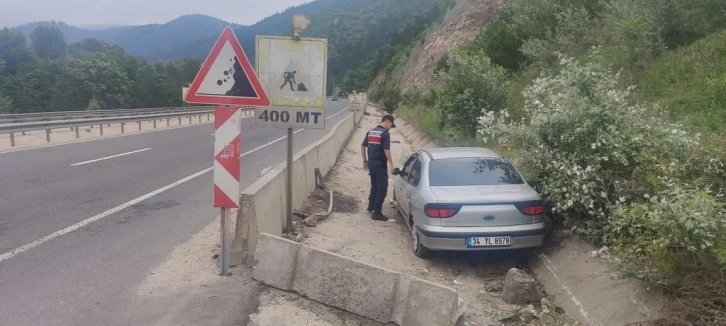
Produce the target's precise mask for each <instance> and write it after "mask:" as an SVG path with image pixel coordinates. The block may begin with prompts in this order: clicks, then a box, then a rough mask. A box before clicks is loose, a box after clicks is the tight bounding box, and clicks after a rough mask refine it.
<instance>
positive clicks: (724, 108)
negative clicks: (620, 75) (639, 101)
mask: <svg viewBox="0 0 726 326" xmlns="http://www.w3.org/2000/svg"><path fill="white" fill-rule="evenodd" d="M639 85H640V87H641V91H642V93H643V94H644V95H645V96H646V97H647V98H649V99H651V100H652V101H655V102H657V103H659V104H660V105H662V106H663V108H664V109H665V110H667V111H668V112H669V113H670V114H671V115H672V116H673V117H674V118H677V119H680V120H683V121H685V122H687V123H688V124H690V125H692V126H695V127H696V128H698V129H700V130H703V131H716V132H724V131H726V127H724V125H725V124H726V30H723V31H720V32H718V33H714V34H712V35H710V36H708V37H706V38H704V39H702V40H700V41H698V42H696V43H694V44H692V45H690V46H688V47H684V48H681V49H679V50H677V51H673V52H669V53H666V54H664V55H663V56H661V57H660V58H659V59H658V60H656V61H655V62H654V63H653V64H651V65H649V66H648V67H647V68H646V70H645V72H643V73H642V75H641V76H639Z"/></svg>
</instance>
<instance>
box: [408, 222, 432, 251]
mask: <svg viewBox="0 0 726 326" xmlns="http://www.w3.org/2000/svg"><path fill="white" fill-rule="evenodd" d="M411 230H412V231H411V238H412V241H413V254H414V255H416V257H418V258H424V259H425V258H429V257H431V251H430V250H429V249H428V248H426V247H424V246H423V245H421V242H420V241H419V238H418V228H416V227H412V228H411Z"/></svg>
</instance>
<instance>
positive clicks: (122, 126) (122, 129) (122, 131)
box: [121, 122, 124, 134]
mask: <svg viewBox="0 0 726 326" xmlns="http://www.w3.org/2000/svg"><path fill="white" fill-rule="evenodd" d="M121 133H122V134H123V133H124V123H123V122H121Z"/></svg>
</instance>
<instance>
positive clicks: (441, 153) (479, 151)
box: [422, 147, 502, 160]
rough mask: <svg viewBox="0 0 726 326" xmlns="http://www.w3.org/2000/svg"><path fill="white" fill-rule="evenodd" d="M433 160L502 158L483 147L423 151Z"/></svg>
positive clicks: (442, 148) (443, 148)
mask: <svg viewBox="0 0 726 326" xmlns="http://www.w3.org/2000/svg"><path fill="white" fill-rule="evenodd" d="M422 152H424V153H426V154H427V155H428V156H429V157H430V158H431V159H432V160H440V159H447V158H458V157H482V158H502V156H501V155H499V154H497V153H496V152H494V151H493V150H491V149H488V148H483V147H440V148H427V149H424V150H422Z"/></svg>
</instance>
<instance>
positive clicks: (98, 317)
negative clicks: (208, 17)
mask: <svg viewBox="0 0 726 326" xmlns="http://www.w3.org/2000/svg"><path fill="white" fill-rule="evenodd" d="M346 104H347V101H344V100H340V101H335V102H333V101H329V102H328V105H327V108H326V117H328V119H327V121H326V130H311V129H310V130H302V131H299V132H297V133H296V134H295V137H294V150H295V151H296V152H297V151H299V150H301V149H303V148H304V147H306V146H308V145H310V144H311V143H313V142H314V141H316V140H318V139H319V138H320V137H321V136H323V135H325V134H326V133H327V132H328V131H329V130H330V128H331V127H332V126H333V125H335V124H336V123H337V122H339V121H340V120H342V119H343V118H345V117H346V116H348V115H349V112H348V111H346V110H345V106H346ZM242 125H243V126H242V153H243V157H242V162H241V170H242V188H243V189H244V188H245V187H246V186H248V185H249V184H251V183H252V182H254V181H255V180H256V179H257V178H258V175H259V172H260V171H261V170H263V169H264V168H266V167H268V166H274V165H276V164H279V163H281V162H282V161H283V160H284V158H285V154H286V138H285V135H286V130H285V129H278V128H258V127H255V125H254V118H249V119H244V120H243V122H242ZM213 132H214V130H213V125H212V124H205V125H199V126H190V127H185V128H178V129H169V130H162V131H157V132H151V133H145V134H138V135H129V136H123V137H117V138H108V139H99V140H94V141H88V142H83V143H76V144H65V145H59V146H51V147H43V148H37V149H30V150H22V151H17V152H10V153H0V325H101V324H103V325H111V324H112V325H134V324H139V325H142V324H143V325H146V324H154V323H160V324H165V323H166V322H168V321H169V320H170V319H169V318H170V317H169V316H170V313H173V310H179V309H183V306H184V301H185V298H183V297H176V298H158V299H155V300H152V301H148V300H147V301H143V300H142V301H139V299H138V298H136V296H135V290H134V288H135V287H136V286H138V285H139V284H140V283H141V282H143V280H144V279H145V278H146V276H147V275H148V274H149V271H150V270H152V269H153V267H154V266H156V265H158V264H159V263H160V262H161V261H163V260H164V258H165V257H166V256H167V255H168V254H169V253H170V252H171V251H172V250H173V249H174V248H175V247H177V246H178V245H180V244H182V243H184V242H185V241H187V240H188V239H190V238H191V236H192V235H194V234H196V233H197V232H199V231H200V230H201V229H202V228H203V227H204V226H205V225H207V224H209V223H210V222H211V221H213V220H214V219H216V218H217V215H218V211H217V210H215V209H213V208H212V207H211V202H212V198H211V193H212V173H211V170H210V168H211V166H212V150H213V141H214V137H213V136H212V134H213ZM124 153H130V154H128V155H122V156H117V157H112V158H108V159H104V160H99V159H101V158H106V157H109V156H115V155H119V154H124ZM182 181H183V182H182ZM79 223H81V224H79ZM210 263H213V261H211V260H210ZM227 291H234V292H237V291H242V292H245V294H244V297H241V298H240V297H239V296H236V297H235V295H236V294H230V295H231V296H232V297H235V298H236V300H239V301H242V302H239V303H235V304H239V305H240V307H241V308H240V311H242V312H243V311H244V310H245V309H251V310H254V309H255V307H254V300H255V293H256V290H255V289H254V288H251V287H250V288H245V287H241V288H235V289H232V290H229V289H227ZM180 307H182V308H180Z"/></svg>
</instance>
